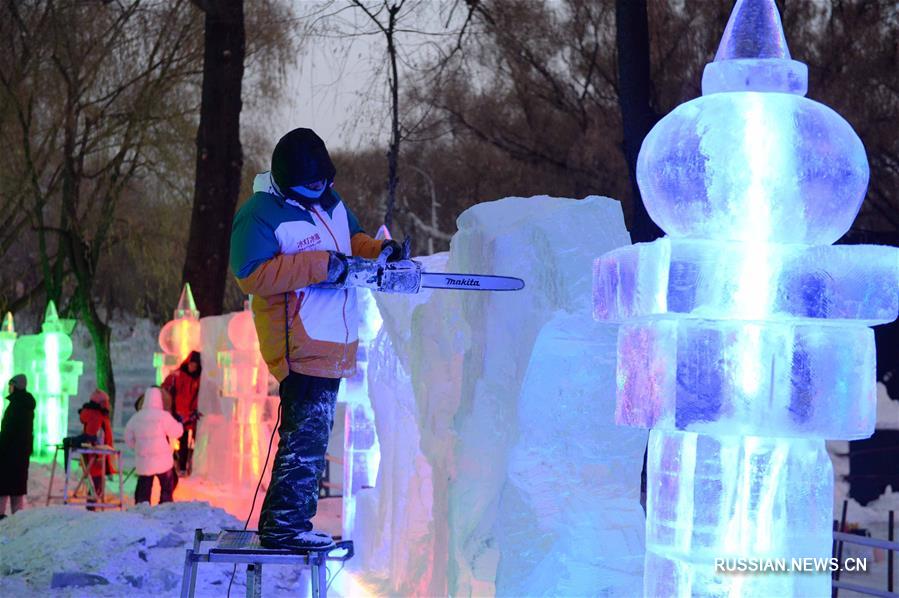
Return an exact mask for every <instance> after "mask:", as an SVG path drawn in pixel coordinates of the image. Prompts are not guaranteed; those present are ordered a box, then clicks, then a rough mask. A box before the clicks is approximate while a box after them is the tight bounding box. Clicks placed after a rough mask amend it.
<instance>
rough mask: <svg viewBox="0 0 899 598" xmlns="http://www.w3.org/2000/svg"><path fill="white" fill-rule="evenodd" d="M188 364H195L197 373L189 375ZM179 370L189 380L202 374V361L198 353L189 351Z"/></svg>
mask: <svg viewBox="0 0 899 598" xmlns="http://www.w3.org/2000/svg"><path fill="white" fill-rule="evenodd" d="M190 362H194V363H196V364H197V371H196V372H194V373H193V374H191V373H190V368H189V367H188V366H189V365H190ZM179 369H180V370H181V371H182V372H184V373H185V374H187V375H188V376H190V377H191V378H199V377H200V374H202V373H203V359H202V358H201V357H200V352H199V351H191V352H190V354H189V355H188V356H187V357H186V358H185V359H184V361H182V362H181V367H180V368H179Z"/></svg>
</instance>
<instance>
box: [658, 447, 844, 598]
mask: <svg viewBox="0 0 899 598" xmlns="http://www.w3.org/2000/svg"><path fill="white" fill-rule="evenodd" d="M647 471H648V479H647V520H646V549H647V553H646V555H647V558H646V570H645V573H644V594H645V595H646V596H675V595H677V596H690V595H693V596H731V595H736V594H733V593H731V592H733V591H737V592H738V595H742V596H791V595H801V596H825V595H828V594H829V592H830V573H829V572H826V573H822V574H809V573H803V574H801V575H786V574H767V575H766V574H759V575H730V574H723V573H716V572H715V568H714V564H715V559H716V558H722V559H736V558H744V559H748V558H754V559H767V558H772V559H777V558H785V559H786V562H787V564H790V563H791V560H792V559H793V558H807V557H812V558H820V559H827V558H829V557H830V546H831V531H832V529H831V517H832V514H831V513H832V508H833V505H832V497H833V475H832V468H831V463H830V457H829V456H828V454H827V451H826V449H825V446H824V441H823V440H806V439H784V438H766V437H758V436H746V437H739V436H721V437H711V436H706V435H703V434H693V433H688V432H667V431H660V430H653V431H652V432H650V435H649V447H648V453H647ZM737 586H739V587H737Z"/></svg>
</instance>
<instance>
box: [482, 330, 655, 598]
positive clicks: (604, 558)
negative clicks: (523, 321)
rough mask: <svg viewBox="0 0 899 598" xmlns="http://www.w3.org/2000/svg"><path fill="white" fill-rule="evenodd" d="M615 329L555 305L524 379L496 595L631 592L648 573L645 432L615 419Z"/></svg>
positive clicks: (505, 495)
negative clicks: (642, 481) (642, 486)
mask: <svg viewBox="0 0 899 598" xmlns="http://www.w3.org/2000/svg"><path fill="white" fill-rule="evenodd" d="M615 343H616V333H615V327H614V326H609V325H606V324H598V323H596V322H592V321H591V320H590V319H589V318H585V317H584V316H583V315H570V314H567V313H565V312H558V313H557V314H556V316H555V317H554V318H553V319H552V320H550V321H549V322H548V323H547V324H546V325H545V326H544V327H543V328H542V329H541V330H540V335H539V336H538V337H537V341H536V343H535V344H534V351H533V353H532V356H531V362H530V364H529V366H528V370H527V374H526V375H525V379H524V383H523V385H522V391H521V396H520V398H519V405H518V429H519V435H518V440H517V442H516V443H515V444H514V446H513V448H512V451H511V453H510V455H509V468H508V480H507V482H506V485H505V487H504V488H503V490H502V494H501V497H500V504H499V517H498V519H497V523H496V533H497V536H498V538H500V539H501V541H502V544H501V546H502V547H503V555H502V556H501V558H500V561H499V568H498V570H497V576H496V594H497V595H498V596H537V595H547V596H582V595H612V596H626V595H628V594H630V593H631V592H632V591H633V588H634V587H635V586H639V584H640V580H641V579H642V577H643V556H644V555H643V552H644V548H643V545H644V527H643V523H644V515H643V509H642V508H641V507H640V504H639V486H638V484H636V483H635V481H636V480H637V479H639V477H640V470H641V465H642V455H643V450H644V448H645V446H646V433H645V432H643V431H640V430H635V429H632V428H625V427H621V426H616V425H614V411H615V406H614V402H613V401H612V400H611V397H612V396H613V395H614V392H615V390H614V389H615V359H614V355H615Z"/></svg>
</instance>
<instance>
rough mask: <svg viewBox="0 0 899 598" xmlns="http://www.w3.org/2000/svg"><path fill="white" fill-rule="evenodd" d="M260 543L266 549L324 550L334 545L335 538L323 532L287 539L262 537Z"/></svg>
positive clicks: (300, 533) (311, 531)
mask: <svg viewBox="0 0 899 598" xmlns="http://www.w3.org/2000/svg"><path fill="white" fill-rule="evenodd" d="M259 543H260V544H261V545H262V546H263V547H264V548H272V549H276V550H322V549H324V548H330V547H331V546H333V545H334V538H332V537H331V536H330V534H327V533H325V532H323V531H321V530H317V529H314V530H310V531H308V532H298V533H296V534H294V535H292V536H288V537H286V538H277V537H275V538H271V537H268V536H260V538H259Z"/></svg>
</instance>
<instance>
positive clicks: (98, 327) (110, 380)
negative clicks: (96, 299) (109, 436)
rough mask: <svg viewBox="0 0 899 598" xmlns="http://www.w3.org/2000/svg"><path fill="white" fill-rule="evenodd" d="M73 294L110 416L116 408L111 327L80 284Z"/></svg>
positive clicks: (98, 385) (99, 386)
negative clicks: (91, 348) (104, 393)
mask: <svg viewBox="0 0 899 598" xmlns="http://www.w3.org/2000/svg"><path fill="white" fill-rule="evenodd" d="M75 294H76V301H77V302H78V308H79V311H80V316H81V321H82V322H84V325H85V326H86V327H87V331H88V332H89V333H90V335H91V341H92V343H93V345H94V357H95V358H96V366H95V367H94V374H95V376H96V377H97V388H99V389H100V390H104V391H106V393H107V394H108V395H109V399H110V401H109V414H110V417H112V415H113V413H114V411H115V409H116V388H115V377H114V376H113V373H112V353H111V350H110V341H111V340H112V328H110V327H109V326H108V325H107V324H106V322H104V321H103V320H102V319H100V315H99V314H98V313H97V310H96V308H95V306H94V304H93V302H92V301H90V300H89V299H88V298H87V297H85V291H84V290H83V289H82V288H81V287H80V286H79V288H78V289H77V290H76V291H75Z"/></svg>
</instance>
